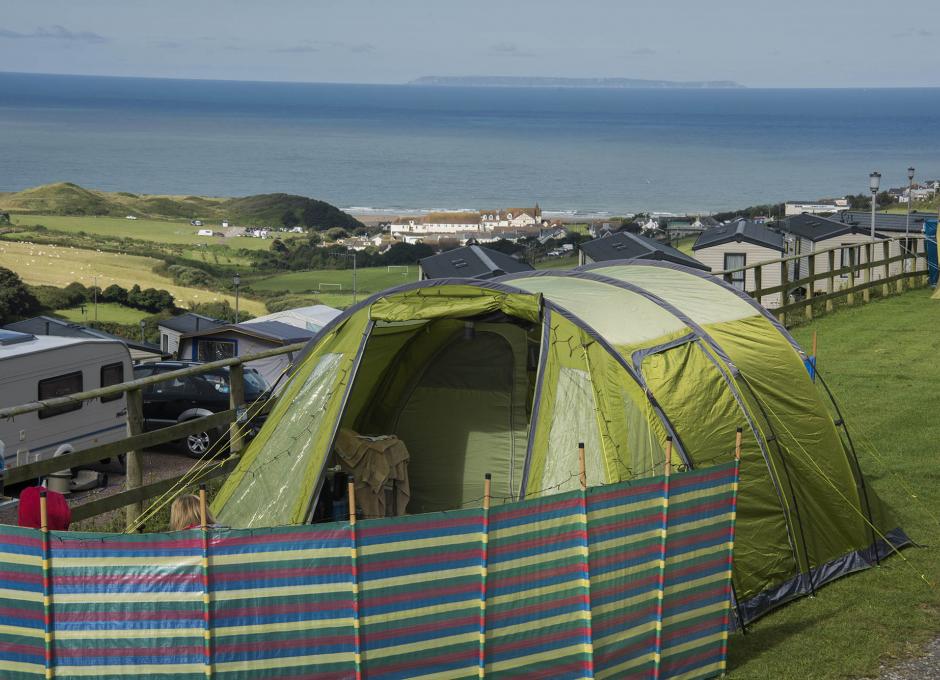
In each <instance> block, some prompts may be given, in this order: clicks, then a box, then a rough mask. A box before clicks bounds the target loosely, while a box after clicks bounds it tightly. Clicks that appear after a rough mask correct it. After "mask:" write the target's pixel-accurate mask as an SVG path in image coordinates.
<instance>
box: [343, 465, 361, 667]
mask: <svg viewBox="0 0 940 680" xmlns="http://www.w3.org/2000/svg"><path fill="white" fill-rule="evenodd" d="M346 496H347V500H348V501H349V538H350V551H349V556H350V562H351V563H352V608H353V629H354V640H355V643H354V644H355V656H354V661H355V666H356V680H361V679H362V633H361V631H360V627H359V547H358V541H357V539H356V480H355V478H354V477H352V475H350V477H349V480H348V481H347V482H346Z"/></svg>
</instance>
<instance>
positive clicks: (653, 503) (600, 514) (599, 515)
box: [587, 496, 663, 524]
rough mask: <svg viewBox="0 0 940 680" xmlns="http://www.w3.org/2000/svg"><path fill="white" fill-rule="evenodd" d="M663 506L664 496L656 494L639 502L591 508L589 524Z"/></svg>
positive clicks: (658, 508)
mask: <svg viewBox="0 0 940 680" xmlns="http://www.w3.org/2000/svg"><path fill="white" fill-rule="evenodd" d="M662 507H663V499H662V496H655V497H653V498H648V499H646V500H645V501H641V502H639V503H628V504H626V505H614V506H613V507H610V508H604V509H602V510H591V511H590V512H589V513H588V514H587V518H588V524H590V523H592V522H597V521H598V520H604V519H608V518H610V517H623V515H625V514H627V513H633V512H648V511H650V510H657V511H658V510H660V509H661V508H662ZM657 514H658V513H657ZM654 519H655V518H654Z"/></svg>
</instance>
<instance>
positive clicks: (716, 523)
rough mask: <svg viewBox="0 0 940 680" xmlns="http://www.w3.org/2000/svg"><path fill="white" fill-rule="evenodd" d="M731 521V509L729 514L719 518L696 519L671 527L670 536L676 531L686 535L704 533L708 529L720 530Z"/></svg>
mask: <svg viewBox="0 0 940 680" xmlns="http://www.w3.org/2000/svg"><path fill="white" fill-rule="evenodd" d="M730 519H731V508H730V507H729V508H728V512H726V513H725V514H724V515H719V516H718V517H705V518H704V519H695V520H691V521H689V522H681V523H678V524H674V525H671V526H670V527H669V531H670V535H672V532H673V531H675V532H676V533H679V534H685V533H694V532H697V531H704V530H705V529H708V528H719V527H721V526H722V525H727V524H728V522H729V521H730Z"/></svg>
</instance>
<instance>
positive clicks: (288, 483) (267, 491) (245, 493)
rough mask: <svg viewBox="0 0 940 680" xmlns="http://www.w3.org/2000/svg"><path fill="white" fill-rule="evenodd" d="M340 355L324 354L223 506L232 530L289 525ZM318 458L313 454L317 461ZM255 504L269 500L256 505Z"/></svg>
mask: <svg viewBox="0 0 940 680" xmlns="http://www.w3.org/2000/svg"><path fill="white" fill-rule="evenodd" d="M343 356H344V355H343V354H339V353H336V354H324V355H323V356H322V357H321V358H320V360H319V361H318V362H317V365H316V367H315V368H314V369H313V372H312V373H311V374H310V376H309V377H308V378H307V379H306V381H305V382H304V384H303V386H302V387H301V388H300V391H299V392H298V393H297V396H296V397H294V400H293V401H292V402H291V404H290V408H288V409H286V410H284V412H283V414H282V415H281V418H280V420H279V421H278V426H277V428H276V429H274V430H272V431H271V436H270V437H269V438H268V439H267V441H266V442H265V443H264V447H263V448H262V449H261V451H260V452H259V454H258V457H257V458H256V459H255V460H254V462H253V464H252V468H251V471H250V473H249V474H247V475H245V477H244V478H243V479H242V481H241V483H240V485H239V488H237V489H236V490H235V492H234V493H233V494H232V497H231V498H230V499H229V500H228V502H227V503H226V504H225V508H224V510H225V512H224V513H223V514H221V515H220V521H223V522H224V523H225V524H227V525H231V526H252V527H260V526H276V525H278V524H288V523H289V522H290V521H291V518H290V513H291V511H292V509H293V508H292V505H291V504H290V503H285V502H282V501H277V500H276V499H293V498H297V497H298V496H299V494H300V492H301V489H302V488H303V485H304V483H305V481H306V470H307V468H308V466H309V464H310V463H311V449H312V448H313V446H314V445H315V443H316V442H317V441H318V440H319V439H321V438H322V434H323V433H322V432H321V430H322V429H324V428H329V427H330V426H331V425H332V423H329V422H326V413H327V411H328V410H329V407H330V404H331V402H332V400H333V399H334V398H335V397H336V394H335V391H336V389H337V377H338V374H339V371H340V367H341V365H342V359H343ZM316 454H317V452H314V455H316ZM258 499H267V500H266V501H265V502H262V503H259V502H258Z"/></svg>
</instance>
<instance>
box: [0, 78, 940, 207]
mask: <svg viewBox="0 0 940 680" xmlns="http://www.w3.org/2000/svg"><path fill="white" fill-rule="evenodd" d="M908 166H914V167H915V168H916V169H917V177H918V178H919V179H935V178H938V179H940V88H924V89H727V90H723V89H695V90H683V89H655V90H654V89H650V90H647V89H624V90H613V89H595V90H592V89H548V88H544V89H540V88H519V89H510V88H465V87H430V86H418V85H344V84H306V83H268V82H237V81H204V80H166V79H145V78H112V77H88V76H62V75H34V74H19V73H0V191H17V190H20V189H24V188H27V187H32V186H35V185H38V184H44V183H48V182H60V181H68V182H75V183H76V184H80V185H82V186H87V187H91V188H95V189H102V190H106V191H129V192H135V193H160V194H183V195H213V196H241V195H248V194H257V193H267V192H286V193H296V194H303V195H306V196H312V197H315V198H319V199H322V200H325V201H328V202H330V203H332V204H334V205H338V206H340V207H342V208H345V209H350V210H354V211H356V212H357V213H360V214H368V213H375V214H377V215H381V214H384V213H388V214H401V213H409V212H420V211H429V210H460V209H495V208H501V207H517V206H525V207H528V206H532V205H534V204H535V203H536V202H537V203H539V204H540V206H541V207H542V208H543V210H544V211H546V212H547V213H549V214H556V215H559V216H565V215H568V216H580V215H583V216H589V217H594V216H604V215H620V214H625V213H633V212H661V213H675V214H685V213H690V214H705V213H710V212H715V211H721V210H728V209H734V208H738V207H744V206H748V205H753V204H760V203H770V202H781V201H785V200H813V199H817V198H820V197H826V196H842V195H844V194H846V193H866V192H867V191H868V175H869V173H870V172H872V171H874V170H877V171H880V172H881V173H882V174H883V180H882V182H883V186H886V187H887V186H902V185H906V183H907V178H906V169H907V167H908Z"/></svg>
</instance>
